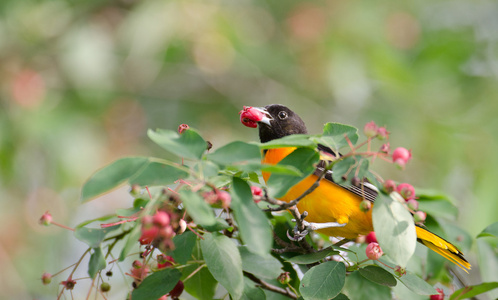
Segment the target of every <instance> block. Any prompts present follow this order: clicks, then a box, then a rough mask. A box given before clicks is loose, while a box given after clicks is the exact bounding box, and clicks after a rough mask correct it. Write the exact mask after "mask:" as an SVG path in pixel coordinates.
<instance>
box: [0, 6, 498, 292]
mask: <svg viewBox="0 0 498 300" xmlns="http://www.w3.org/2000/svg"><path fill="white" fill-rule="evenodd" d="M497 15H498V3H497V2H496V1H491V0H480V1H471V0H455V1H447V0H434V1H416V0H407V1H386V0H381V1H369V0H332V1H299V0H286V1H263V0H243V1H224V0H209V1H207V0H184V1H180V0H178V1H173V0H144V1H134V0H116V1H111V0H107V1H103V0H86V1H72V0H47V1H41V0H24V1H18V0H2V1H0V228H1V229H0V270H2V271H1V275H0V276H1V277H2V278H1V280H0V290H1V291H2V292H1V294H0V298H1V299H54V298H55V296H56V293H57V284H52V285H51V286H48V287H47V286H42V285H41V283H40V280H39V278H40V276H41V273H42V272H43V271H48V272H50V273H55V272H57V271H58V270H60V269H62V268H64V267H66V266H68V265H70V264H72V263H74V262H76V260H77V259H78V257H79V256H80V255H81V253H82V252H83V251H84V249H85V248H84V244H83V243H80V242H78V241H76V240H74V238H72V235H71V233H70V232H67V231H63V230H62V229H60V230H59V229H57V228H55V227H49V228H47V227H42V226H39V225H38V224H37V220H38V219H39V217H40V216H41V214H42V213H43V212H44V211H46V210H50V212H51V213H52V214H53V215H54V218H55V219H56V221H58V222H60V223H64V224H67V225H69V226H74V225H76V224H77V223H78V222H80V221H82V220H85V219H89V218H92V217H96V216H99V215H103V214H105V213H108V212H112V211H114V209H115V208H117V207H127V206H129V205H130V202H129V199H128V198H127V196H126V188H123V189H120V190H118V191H116V192H115V193H113V194H111V195H110V196H107V197H104V198H102V199H99V200H96V201H93V202H90V203H87V204H84V205H80V203H79V199H78V196H79V189H80V187H81V185H82V184H83V182H84V180H85V179H86V178H88V176H90V174H91V173H92V172H93V171H95V170H96V169H98V168H99V167H102V166H103V165H105V164H106V163H109V162H111V161H112V160H114V159H117V158H119V157H122V156H125V155H154V156H164V155H165V154H164V152H163V151H162V150H161V149H159V147H157V146H155V145H154V144H153V143H151V142H150V141H149V140H148V138H147V136H146V131H147V129H148V128H169V129H174V128H176V127H177V126H178V125H179V124H180V123H187V124H189V125H190V126H191V127H195V128H197V129H199V130H200V132H201V133H202V134H203V136H204V137H205V138H206V139H207V140H210V141H211V142H212V143H213V144H214V147H218V146H220V145H223V144H225V143H227V142H229V141H232V140H235V139H240V140H244V141H251V140H256V139H257V133H256V131H255V130H251V129H249V128H246V127H243V126H242V125H241V124H240V123H239V120H238V111H239V110H240V109H241V108H242V106H243V105H251V106H263V105H266V104H270V103H281V104H285V105H287V106H289V107H291V108H292V109H293V110H295V111H296V112H298V113H299V114H300V115H301V116H302V118H303V119H304V120H305V121H306V123H307V125H308V127H309V130H310V132H320V131H321V128H322V125H323V124H324V123H325V122H329V121H335V122H341V123H346V124H350V125H353V126H356V127H359V128H361V127H362V126H363V125H364V124H365V123H366V122H368V121H371V120H374V121H375V122H376V123H377V124H380V125H386V126H387V127H388V129H389V130H390V131H391V137H390V142H391V145H392V146H405V147H406V148H410V149H412V151H413V155H414V159H413V161H412V162H411V163H410V165H409V166H408V167H407V169H406V170H405V171H404V172H401V171H398V170H395V169H394V168H392V167H390V166H385V165H382V164H379V166H378V168H379V169H380V170H379V172H380V173H382V174H383V175H385V176H386V177H390V178H393V179H395V180H398V181H408V182H410V183H412V184H414V185H415V186H417V187H424V188H429V189H433V190H437V191H442V192H444V193H446V194H448V195H449V196H450V197H451V198H452V199H453V200H454V202H455V203H456V204H458V205H459V206H460V212H461V214H460V216H459V218H458V223H459V224H460V226H461V227H463V228H465V229H466V230H467V231H468V232H469V233H470V234H471V235H472V236H475V235H476V234H478V233H479V232H480V231H481V230H482V229H483V228H485V227H486V226H487V225H489V224H491V223H492V222H495V221H497V220H498V217H497V213H498V201H497V200H498V189H497V188H496V187H497V183H496V182H497V176H496V172H497V171H496V170H498V155H497V154H496V153H498V138H497V135H498V118H497V115H498V80H497V79H498V18H497V17H496V16H497ZM470 257H471V259H472V260H473V261H475V253H472V252H471V253H470ZM83 271H84V270H83ZM472 274H473V275H472V276H473V277H472V278H471V281H472V282H473V283H476V282H479V280H480V278H479V274H478V273H472ZM64 279H65V278H64V277H58V278H57V279H54V281H61V280H64ZM85 296H86V291H83V294H78V292H75V299H84V298H85ZM121 298H122V297H121Z"/></svg>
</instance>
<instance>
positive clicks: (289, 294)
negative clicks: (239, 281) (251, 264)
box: [244, 271, 297, 299]
mask: <svg viewBox="0 0 498 300" xmlns="http://www.w3.org/2000/svg"><path fill="white" fill-rule="evenodd" d="M244 275H245V276H246V277H247V278H249V279H251V280H252V281H254V282H255V283H257V284H258V285H259V286H261V287H262V288H264V289H265V290H269V291H272V292H275V293H279V294H281V295H284V296H287V297H289V298H291V299H297V296H296V294H294V293H293V292H291V291H290V290H289V288H286V289H283V288H281V287H278V286H275V285H273V284H270V283H268V282H266V281H263V280H261V279H259V278H258V277H256V276H254V275H253V274H251V273H248V272H245V271H244Z"/></svg>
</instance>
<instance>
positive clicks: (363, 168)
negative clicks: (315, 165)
mask: <svg viewBox="0 0 498 300" xmlns="http://www.w3.org/2000/svg"><path fill="white" fill-rule="evenodd" d="M368 166H369V161H368V160H367V159H364V158H362V157H361V156H350V157H346V158H343V159H341V160H339V161H337V162H336V163H335V164H334V166H333V167H332V171H333V173H332V179H334V182H336V183H338V184H347V185H350V184H351V179H353V177H354V176H357V177H358V178H363V177H365V176H366V175H367V171H368ZM346 173H347V179H346V180H344V179H343V178H342V177H343V175H346Z"/></svg>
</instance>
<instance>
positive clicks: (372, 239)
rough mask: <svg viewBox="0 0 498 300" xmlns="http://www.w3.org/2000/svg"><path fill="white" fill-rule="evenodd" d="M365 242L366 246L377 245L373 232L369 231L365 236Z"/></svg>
mask: <svg viewBox="0 0 498 300" xmlns="http://www.w3.org/2000/svg"><path fill="white" fill-rule="evenodd" d="M365 242H367V244H370V243H377V237H376V236H375V232H374V231H370V233H369V234H367V235H366V237H365Z"/></svg>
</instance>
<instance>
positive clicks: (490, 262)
mask: <svg viewBox="0 0 498 300" xmlns="http://www.w3.org/2000/svg"><path fill="white" fill-rule="evenodd" d="M476 244H477V254H478V255H477V258H478V262H479V269H480V270H479V271H480V274H481V278H482V281H486V282H494V281H498V272H496V270H498V255H496V249H498V239H497V238H493V237H481V238H478V239H477V240H476ZM489 294H490V298H491V299H496V298H498V291H490V292H489Z"/></svg>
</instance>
